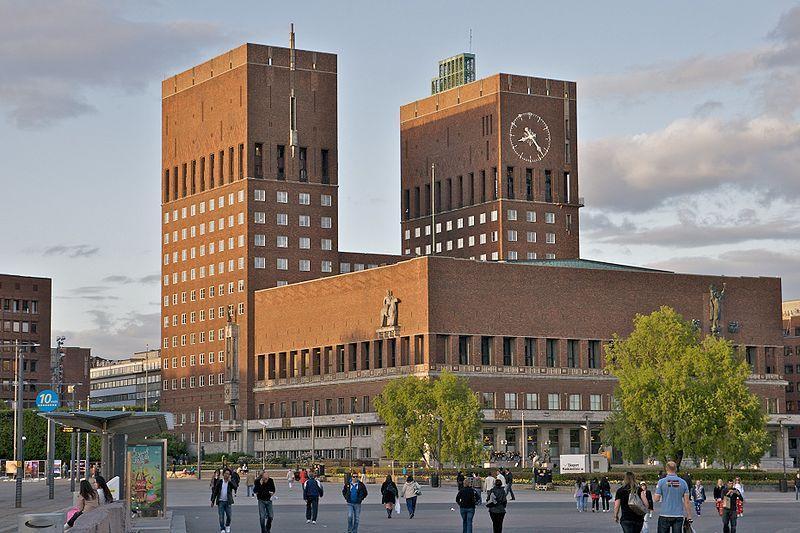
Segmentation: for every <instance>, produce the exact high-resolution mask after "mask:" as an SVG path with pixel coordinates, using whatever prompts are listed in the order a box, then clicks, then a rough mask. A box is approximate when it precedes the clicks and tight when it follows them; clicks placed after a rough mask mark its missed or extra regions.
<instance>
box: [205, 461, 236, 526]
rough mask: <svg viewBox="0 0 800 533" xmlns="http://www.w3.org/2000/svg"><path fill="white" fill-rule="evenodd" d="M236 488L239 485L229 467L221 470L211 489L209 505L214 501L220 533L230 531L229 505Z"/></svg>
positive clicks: (212, 505) (231, 503) (212, 504)
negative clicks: (220, 475) (220, 476)
mask: <svg viewBox="0 0 800 533" xmlns="http://www.w3.org/2000/svg"><path fill="white" fill-rule="evenodd" d="M238 488H239V485H238V484H237V483H236V480H234V479H233V477H232V473H231V469H230V468H226V469H225V470H223V471H222V478H221V479H217V480H216V482H215V483H214V488H213V489H211V507H214V504H215V503H216V505H217V514H218V515H219V530H220V533H223V532H224V533H231V506H232V505H233V495H234V493H235V492H236V490H237V489H238Z"/></svg>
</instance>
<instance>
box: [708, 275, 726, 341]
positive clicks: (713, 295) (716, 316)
mask: <svg viewBox="0 0 800 533" xmlns="http://www.w3.org/2000/svg"><path fill="white" fill-rule="evenodd" d="M708 291H709V294H710V298H709V305H708V314H709V316H708V318H709V320H710V322H711V325H710V327H709V329H710V331H711V334H712V335H714V336H715V337H718V336H719V335H720V333H721V332H722V327H721V326H720V324H721V323H722V300H723V298H725V284H724V283H723V284H722V289H721V290H720V289H718V288H717V287H716V286H715V285H710V286H709V288H708Z"/></svg>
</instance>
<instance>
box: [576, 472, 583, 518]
mask: <svg viewBox="0 0 800 533" xmlns="http://www.w3.org/2000/svg"><path fill="white" fill-rule="evenodd" d="M574 497H575V507H577V509H578V512H579V513H582V512H583V481H582V480H581V479H580V478H578V479H577V480H576V481H575V494H574Z"/></svg>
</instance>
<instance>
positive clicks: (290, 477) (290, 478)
mask: <svg viewBox="0 0 800 533" xmlns="http://www.w3.org/2000/svg"><path fill="white" fill-rule="evenodd" d="M286 483H288V485H289V490H292V483H294V472H292V469H291V468H290V469H289V470H287V471H286Z"/></svg>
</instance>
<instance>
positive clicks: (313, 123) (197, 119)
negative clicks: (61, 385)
mask: <svg viewBox="0 0 800 533" xmlns="http://www.w3.org/2000/svg"><path fill="white" fill-rule="evenodd" d="M336 71H337V59H336V56H335V55H334V54H328V53H323V52H314V51H307V50H297V49H296V48H295V46H294V31H293V28H292V31H291V33H290V45H289V48H281V47H274V46H265V45H257V44H245V45H242V46H240V47H238V48H234V49H233V50H230V51H228V52H225V53H224V54H222V55H219V56H217V57H214V58H213V59H211V60H209V61H206V62H204V63H201V64H199V65H197V66H195V67H192V68H191V69H189V70H186V71H184V72H181V73H179V74H177V75H175V76H171V77H169V78H168V79H166V80H164V81H163V83H162V175H163V182H162V217H163V220H162V236H161V242H162V256H163V258H162V259H163V260H162V288H161V291H162V302H161V305H162V325H161V331H162V366H163V371H162V372H163V377H162V379H163V385H162V389H163V390H162V409H163V410H165V411H169V412H173V413H175V415H176V418H177V420H176V423H177V428H176V431H177V432H178V433H179V434H180V435H183V437H184V438H185V439H186V441H187V442H189V443H190V445H191V444H197V446H198V447H199V444H200V443H202V444H203V445H204V446H205V448H206V450H208V451H237V450H242V449H245V448H246V443H243V442H241V439H242V438H243V437H242V435H244V433H243V432H242V430H243V429H245V428H244V426H245V425H246V420H247V419H251V418H255V417H257V416H258V413H257V412H256V410H255V408H254V406H253V404H252V388H253V383H254V382H255V381H256V380H257V379H259V374H258V369H257V368H256V367H255V366H256V365H255V357H254V354H253V348H252V346H253V331H252V326H253V316H252V313H251V310H252V308H253V293H254V291H256V290H258V289H264V288H268V287H275V286H278V285H284V284H287V283H293V282H298V281H304V280H308V279H313V278H317V277H321V276H326V275H329V274H332V273H335V272H337V271H338V263H339V253H338V246H337V242H336V239H337V212H336V209H337V184H338V175H337V121H336V116H337V102H336V96H337V72H336ZM229 315H230V316H232V317H234V318H233V321H235V325H227V324H228V322H227V317H228V316H229ZM234 340H235V342H233V341H234ZM231 354H233V355H231ZM228 357H236V361H232V362H230V363H228V361H227V360H226V359H227V358H228ZM198 407H199V408H200V415H199V416H200V417H201V422H202V425H201V431H200V435H195V433H194V428H195V427H196V425H197V424H196V423H195V424H193V422H196V420H195V419H194V418H195V416H197V415H196V413H197V412H198ZM220 441H222V442H220Z"/></svg>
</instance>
